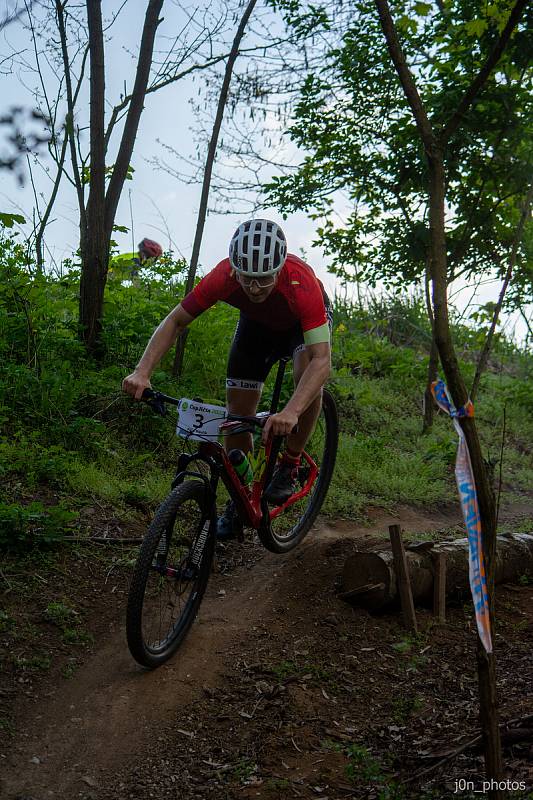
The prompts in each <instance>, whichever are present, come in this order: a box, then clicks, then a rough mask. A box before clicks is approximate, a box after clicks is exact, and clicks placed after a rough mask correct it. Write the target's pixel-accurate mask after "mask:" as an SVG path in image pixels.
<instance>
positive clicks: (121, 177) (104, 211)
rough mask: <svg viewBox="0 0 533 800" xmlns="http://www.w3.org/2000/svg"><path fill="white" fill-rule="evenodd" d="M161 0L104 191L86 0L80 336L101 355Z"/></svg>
mask: <svg viewBox="0 0 533 800" xmlns="http://www.w3.org/2000/svg"><path fill="white" fill-rule="evenodd" d="M162 6H163V0H149V2H148V6H147V9H146V14H145V19H144V25H143V31H142V37H141V45H140V52H139V60H138V62H137V71H136V76H135V84H134V88H133V91H132V94H131V101H130V104H129V107H128V113H127V116H126V122H125V125H124V130H123V132H122V138H121V141H120V145H119V151H118V155H117V159H116V162H115V165H114V167H113V169H112V172H111V178H110V181H109V186H108V188H107V192H106V189H105V178H106V165H105V154H106V143H105V129H104V110H105V66H104V34H103V27H102V8H101V0H87V22H88V26H89V54H90V141H91V144H90V157H89V170H90V183H89V196H88V199H87V221H86V230H85V232H84V235H83V236H82V247H81V251H82V254H81V258H82V275H81V284H80V317H79V319H80V335H81V338H82V340H83V341H84V343H85V345H86V347H87V350H88V351H89V352H90V353H92V354H93V355H99V354H100V353H101V338H100V334H101V331H102V316H103V303H104V289H105V284H106V279H107V268H108V259H109V247H110V241H111V235H112V231H113V225H114V220H115V214H116V210H117V206H118V201H119V199H120V195H121V192H122V188H123V186H124V181H125V179H126V175H127V172H128V167H129V164H130V160H131V155H132V152H133V146H134V144H135V138H136V136H137V130H138V127H139V121H140V118H141V113H142V110H143V104H144V98H145V94H146V89H147V86H148V78H149V75H150V67H151V64H152V56H153V49H154V41H155V34H156V30H157V27H158V25H159V23H160V21H161V20H160V19H159V14H160V11H161V8H162Z"/></svg>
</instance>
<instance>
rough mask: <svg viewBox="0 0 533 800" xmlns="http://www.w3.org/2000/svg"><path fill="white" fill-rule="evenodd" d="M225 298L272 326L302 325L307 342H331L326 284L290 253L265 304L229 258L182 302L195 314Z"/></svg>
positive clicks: (288, 327) (244, 311) (189, 312)
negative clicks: (255, 299)
mask: <svg viewBox="0 0 533 800" xmlns="http://www.w3.org/2000/svg"><path fill="white" fill-rule="evenodd" d="M217 300H222V301H223V302H224V303H227V304H228V305H230V306H234V307H235V308H238V309H239V310H240V311H241V312H242V313H243V314H244V316H245V317H247V318H248V319H251V320H254V321H256V322H259V323H261V324H262V325H265V326H266V327H267V328H271V329H272V330H273V331H288V330H290V329H291V328H294V327H295V325H297V324H298V323H299V324H300V325H301V328H302V331H303V334H304V342H305V344H318V343H319V342H329V327H328V320H327V315H326V308H325V305H324V287H323V286H322V283H321V282H320V281H319V280H318V278H317V277H316V275H315V273H314V272H313V270H312V269H311V267H310V266H309V265H308V264H306V263H305V261H302V259H301V258H298V256H295V255H292V254H291V253H289V254H288V255H287V259H286V261H285V264H284V265H283V268H282V269H281V270H280V271H279V273H278V281H277V283H276V286H275V287H274V289H273V291H272V292H271V293H270V294H269V296H268V297H267V299H266V300H265V301H264V302H262V303H252V301H251V300H249V299H248V298H247V296H246V294H245V293H244V291H243V290H242V288H241V286H240V285H239V283H238V281H237V280H236V278H235V275H234V274H233V269H232V267H231V265H230V261H229V258H225V259H224V260H223V261H221V262H220V263H219V264H217V266H216V267H215V268H214V269H213V270H211V272H209V273H208V274H207V275H206V276H205V278H202V280H201V281H200V283H198V284H197V285H196V286H195V287H194V289H193V290H192V292H190V293H189V294H188V295H187V296H186V297H184V299H183V300H182V303H181V305H182V306H183V308H184V309H185V311H186V312H187V313H188V314H190V315H191V317H197V316H199V315H200V314H201V313H202V312H203V311H206V310H207V309H208V308H210V307H211V306H213V305H214V304H215V303H216V302H217Z"/></svg>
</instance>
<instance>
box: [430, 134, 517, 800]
mask: <svg viewBox="0 0 533 800" xmlns="http://www.w3.org/2000/svg"><path fill="white" fill-rule="evenodd" d="M428 162H429V173H430V186H429V194H430V237H431V276H432V282H433V314H434V336H435V341H436V344H437V347H438V350H439V355H440V360H441V364H442V368H443V370H444V374H445V377H446V382H447V385H448V389H449V391H450V395H451V397H452V400H453V402H454V405H455V407H456V408H461V407H462V406H464V405H465V403H466V402H467V400H468V394H467V391H466V386H465V382H464V380H463V376H462V374H461V370H460V368H459V363H458V361H457V356H456V354H455V350H454V347H453V342H452V338H451V332H450V325H449V319H448V303H447V296H446V290H447V267H446V234H445V227H444V185H445V184H444V164H443V154H442V152H441V151H440V149H438V148H434V150H433V152H430V153H428ZM460 425H461V428H462V429H463V432H464V434H465V438H466V442H467V445H468V451H469V453H470V460H471V462H472V471H473V474H474V481H475V485H476V492H477V499H478V506H479V514H480V518H481V530H482V537H483V551H484V556H485V571H486V579H487V590H488V596H489V607H490V620H491V628H492V629H493V620H494V565H495V552H496V526H497V523H496V500H495V497H494V492H493V489H492V485H491V483H490V479H489V474H488V471H487V469H486V465H485V462H484V460H483V455H482V452H481V445H480V441H479V437H478V432H477V428H476V423H475V420H474V419H473V418H472V417H464V418H462V419H461V420H460ZM477 663H478V682H479V701H480V702H479V708H480V722H481V730H482V732H483V742H484V754H485V768H486V773H487V778H489V780H491V779H494V780H495V781H500V780H501V777H502V774H503V763H502V751H501V740H500V727H499V719H498V702H497V692H496V663H495V656H494V652H492V653H487V652H486V651H485V649H484V647H483V645H482V643H481V640H480V638H479V636H478V640H477ZM489 796H492V797H493V798H495V799H497V798H500V797H502V793H501V792H500V791H499V790H497V789H496V790H494V791H493V792H491V793H490V795H489Z"/></svg>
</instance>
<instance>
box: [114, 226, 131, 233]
mask: <svg viewBox="0 0 533 800" xmlns="http://www.w3.org/2000/svg"><path fill="white" fill-rule="evenodd" d="M113 231H119V232H120V233H129V232H130V229H129V228H126V226H125V225H113Z"/></svg>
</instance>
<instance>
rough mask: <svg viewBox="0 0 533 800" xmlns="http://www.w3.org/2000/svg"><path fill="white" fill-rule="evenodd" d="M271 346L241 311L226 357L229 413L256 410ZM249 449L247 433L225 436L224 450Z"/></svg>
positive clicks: (249, 414) (268, 362)
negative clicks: (227, 356)
mask: <svg viewBox="0 0 533 800" xmlns="http://www.w3.org/2000/svg"><path fill="white" fill-rule="evenodd" d="M270 349H271V346H270V344H269V339H268V336H265V333H264V331H263V329H262V326H259V325H258V324H257V323H254V322H253V321H252V320H249V319H247V317H245V316H244V315H242V314H241V316H240V319H239V322H238V324H237V328H236V330H235V335H234V337H233V342H232V345H231V350H230V354H229V358H228V368H227V377H226V405H227V408H228V411H229V413H230V414H243V415H245V416H252V415H253V414H255V412H256V411H257V405H258V403H259V400H260V397H261V392H262V390H263V383H264V381H265V378H266V376H267V375H268V370H269V369H270V357H269V356H270V353H269V350H270ZM234 447H237V448H239V449H240V450H243V451H244V452H245V453H247V452H250V450H251V449H252V435H251V433H243V434H237V435H236V436H228V437H227V439H226V450H231V449H232V448H234Z"/></svg>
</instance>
